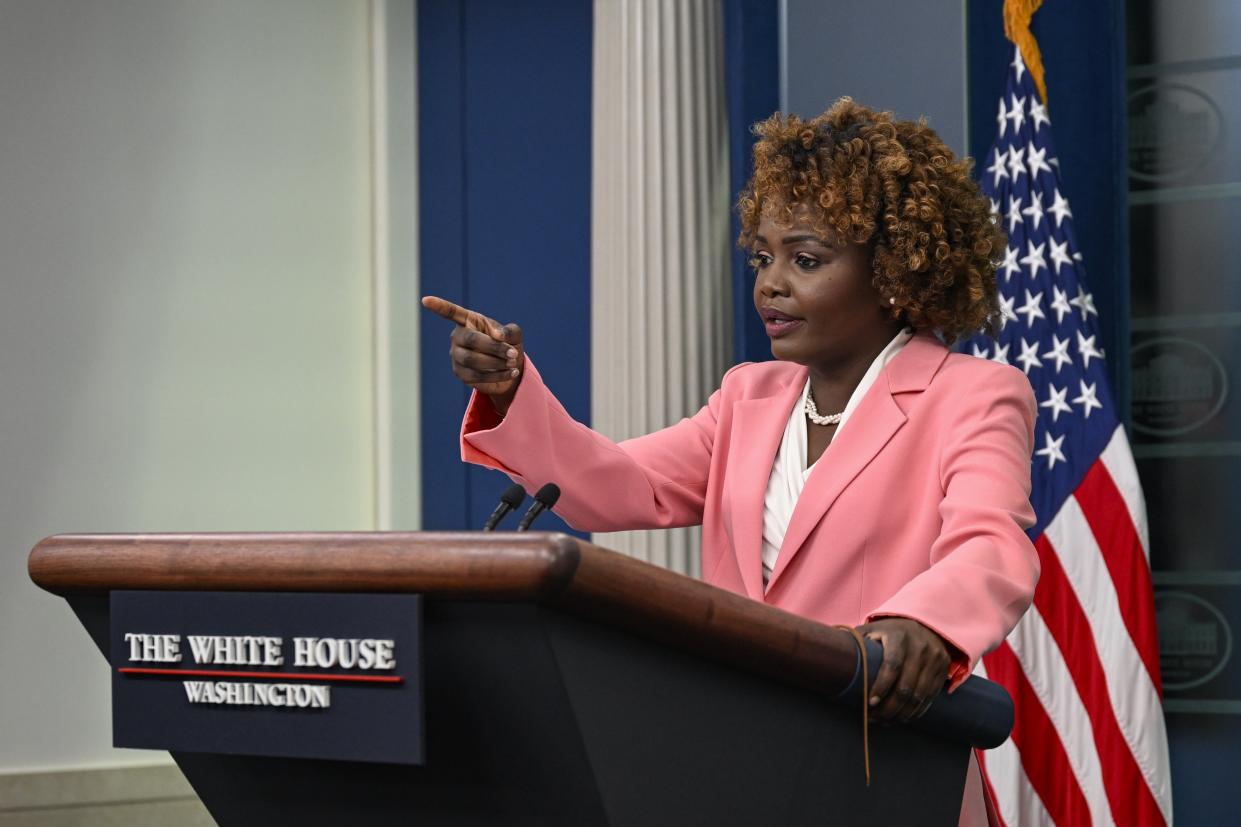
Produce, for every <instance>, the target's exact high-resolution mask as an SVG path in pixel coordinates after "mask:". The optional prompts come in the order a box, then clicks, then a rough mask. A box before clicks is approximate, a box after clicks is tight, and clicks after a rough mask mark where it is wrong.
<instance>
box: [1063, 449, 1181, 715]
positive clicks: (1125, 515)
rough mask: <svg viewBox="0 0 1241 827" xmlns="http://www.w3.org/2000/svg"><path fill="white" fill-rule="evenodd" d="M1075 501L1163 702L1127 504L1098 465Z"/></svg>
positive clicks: (1146, 578)
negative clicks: (1096, 544) (1101, 554)
mask: <svg viewBox="0 0 1241 827" xmlns="http://www.w3.org/2000/svg"><path fill="white" fill-rule="evenodd" d="M1073 496H1074V497H1075V498H1076V499H1077V502H1078V503H1079V504H1080V505H1081V507H1082V513H1083V514H1084V515H1085V516H1086V522H1087V523H1089V524H1090V533H1091V534H1093V535H1094V536H1095V539H1096V540H1097V541H1098V543H1099V550H1100V551H1101V552H1102V553H1103V560H1104V562H1105V563H1106V564H1107V570H1108V572H1110V573H1111V575H1112V584H1113V585H1114V586H1115V587H1116V597H1117V598H1118V599H1119V601H1120V614H1121V617H1123V618H1124V620H1125V628H1127V629H1128V630H1129V637H1131V638H1133V644H1134V646H1136V647H1137V650H1138V656H1139V657H1141V658H1142V663H1144V664H1145V665H1146V671H1147V672H1148V673H1149V674H1150V676H1151V681H1152V682H1153V683H1154V684H1155V691H1156V692H1158V693H1159V697H1161V698H1162V697H1163V684H1162V681H1161V680H1160V674H1159V637H1158V632H1157V631H1156V628H1155V604H1154V601H1152V600H1151V594H1152V591H1151V575H1150V566H1149V565H1148V564H1147V562H1146V552H1145V551H1144V550H1143V549H1142V541H1141V540H1140V539H1139V538H1138V532H1137V529H1135V528H1134V526H1133V518H1132V517H1131V516H1130V515H1129V509H1128V507H1127V506H1126V505H1125V499H1124V497H1123V496H1122V495H1121V493H1120V490H1119V489H1118V488H1117V487H1116V481H1115V480H1113V479H1112V475H1111V474H1109V473H1108V470H1107V467H1106V466H1105V465H1104V464H1103V463H1102V462H1096V463H1095V464H1094V465H1092V466H1091V467H1090V470H1089V471H1087V472H1086V476H1085V478H1084V479H1083V480H1082V483H1081V485H1080V486H1078V488H1077V491H1075V492H1073Z"/></svg>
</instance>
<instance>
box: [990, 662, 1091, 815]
mask: <svg viewBox="0 0 1241 827" xmlns="http://www.w3.org/2000/svg"><path fill="white" fill-rule="evenodd" d="M983 661H984V663H985V664H986V667H987V677H988V678H989V679H991V680H993V681H996V682H997V683H999V684H1001V685H1002V686H1003V687H1004V688H1005V689H1007V690H1008V693H1009V694H1010V695H1012V696H1013V704H1014V705H1015V706H1016V708H1017V714H1016V717H1015V719H1014V721H1013V733H1012V735H1011V736H1010V737H1011V738H1012V739H1013V743H1014V744H1016V745H1017V751H1018V752H1019V753H1020V755H1021V766H1022V767H1024V768H1025V771H1026V777H1027V778H1028V779H1029V780H1030V786H1032V787H1033V788H1034V791H1035V792H1037V793H1038V796H1039V798H1041V799H1042V801H1043V806H1044V807H1046V808H1047V812H1048V813H1049V814H1050V815H1051V817H1052V819H1053V820H1054V821H1055V823H1056V824H1065V825H1069V824H1089V823H1090V807H1089V806H1088V805H1087V804H1086V796H1085V795H1083V794H1082V788H1081V785H1080V784H1078V783H1077V776H1075V775H1074V774H1073V766H1072V764H1070V763H1069V756H1068V753H1066V752H1065V751H1064V744H1062V743H1060V738H1059V737H1058V736H1057V735H1056V730H1055V727H1053V726H1052V723H1051V719H1050V718H1048V717H1047V711H1046V710H1044V709H1043V702H1042V701H1040V700H1039V698H1038V695H1037V694H1036V693H1035V691H1034V687H1033V686H1031V685H1030V682H1029V681H1028V680H1027V679H1026V676H1025V672H1023V671H1022V669H1021V662H1020V661H1018V660H1017V655H1016V654H1014V653H1013V650H1012V649H1011V648H1009V645H1008V644H1007V643H1002V644H1000V646H999V648H997V649H996V650H995V651H993V652H992V653H991V654H989V655H987V656H986V657H984V658H983Z"/></svg>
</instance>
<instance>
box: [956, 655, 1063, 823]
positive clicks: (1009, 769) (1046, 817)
mask: <svg viewBox="0 0 1241 827" xmlns="http://www.w3.org/2000/svg"><path fill="white" fill-rule="evenodd" d="M974 674H976V675H980V676H981V677H984V678H985V677H987V670H986V668H985V667H984V666H983V663H982V661H981V660H980V661H979V662H978V667H977V668H976V669H975V670H974ZM981 755H982V768H983V770H984V771H985V773H986V777H987V781H988V782H989V783H990V784H991V789H992V790H994V791H995V797H996V798H997V799H999V800H998V801H996V802H995V805H996V809H998V810H999V811H1000V818H1001V819H1003V820H1004V824H1005V825H1006V827H1033V825H1041V824H1051V823H1052V820H1051V814H1050V813H1048V812H1047V808H1046V807H1044V806H1043V799H1041V798H1039V794H1038V791H1037V790H1035V789H1034V785H1033V784H1031V783H1030V779H1029V777H1028V776H1026V770H1025V767H1023V766H1022V765H1021V752H1020V750H1018V749H1017V745H1016V744H1014V743H1013V739H1012V738H1006V739H1005V740H1004V743H1002V744H1000V745H999V746H998V747H995V748H994V749H989V750H986V751H985V752H983V753H981Z"/></svg>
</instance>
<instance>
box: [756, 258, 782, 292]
mask: <svg viewBox="0 0 1241 827" xmlns="http://www.w3.org/2000/svg"><path fill="white" fill-rule="evenodd" d="M757 286H758V292H759V293H760V294H761V295H763V296H787V295H788V292H789V290H788V281H787V280H786V279H785V278H784V273H783V272H782V271H781V269H780V268H779V267H777V266H776V265H774V264H771V265H769V266H767V267H764V268H763V269H762V270H759V272H758V285H757Z"/></svg>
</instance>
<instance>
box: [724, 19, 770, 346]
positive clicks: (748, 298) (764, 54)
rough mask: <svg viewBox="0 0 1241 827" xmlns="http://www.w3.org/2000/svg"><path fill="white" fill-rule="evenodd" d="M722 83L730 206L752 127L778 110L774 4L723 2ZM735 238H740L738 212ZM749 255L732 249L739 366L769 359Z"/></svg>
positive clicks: (746, 165)
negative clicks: (754, 296)
mask: <svg viewBox="0 0 1241 827" xmlns="http://www.w3.org/2000/svg"><path fill="white" fill-rule="evenodd" d="M724 78H725V84H726V86H727V90H726V91H727V96H728V98H727V99H728V156H729V157H728V169H729V186H730V188H731V190H732V203H733V204H736V201H737V196H738V195H740V194H741V188H742V187H743V186H745V183H746V181H747V180H749V178H750V172H751V170H752V169H753V166H754V164H753V161H752V159H751V155H750V153H751V147H753V145H754V135H753V134H751V132H750V127H751V126H753V125H754V124H755V123H757V122H758V121H761V120H763V119H765V118H767V117H768V116H769V115H771V113H772V112H775V111H776V110H777V109H779V108H780V15H779V7H778V6H777V4H776V0H725V2H724ZM731 226H732V237H733V239H734V240H735V239H736V238H737V236H738V235H740V233H741V221H740V219H739V218H738V216H737V211H736V210H735V209H734V210H733V213H732V224H731ZM748 262H749V253H748V252H746V251H745V250H741V249H737V248H734V249H733V257H732V276H733V353H734V358H735V359H736V361H738V362H761V361H766V360H768V359H770V358H771V340H770V339H769V338H768V337H767V331H766V330H764V329H763V325H762V322H761V321H760V320H759V317H758V314H757V313H756V312H755V311H754V300H753V295H752V294H753V290H752V288H753V274H752V273H751V271H750V266H749V263H748Z"/></svg>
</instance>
